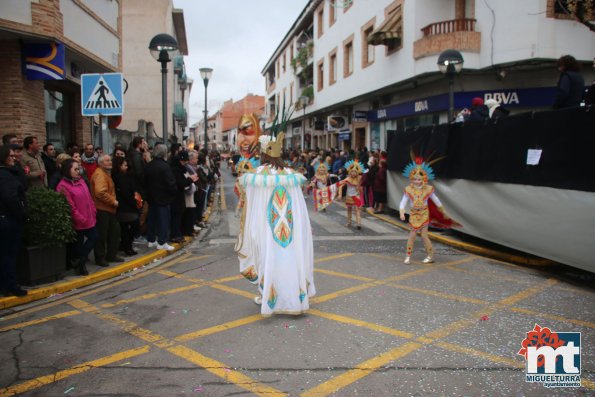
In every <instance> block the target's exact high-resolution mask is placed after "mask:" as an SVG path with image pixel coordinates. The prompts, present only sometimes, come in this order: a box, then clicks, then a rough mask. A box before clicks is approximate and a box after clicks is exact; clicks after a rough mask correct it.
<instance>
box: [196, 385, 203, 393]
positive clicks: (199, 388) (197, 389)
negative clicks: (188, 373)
mask: <svg viewBox="0 0 595 397" xmlns="http://www.w3.org/2000/svg"><path fill="white" fill-rule="evenodd" d="M203 390H204V389H203V387H202V386H198V387H195V388H194V390H193V391H196V392H201V391H203Z"/></svg>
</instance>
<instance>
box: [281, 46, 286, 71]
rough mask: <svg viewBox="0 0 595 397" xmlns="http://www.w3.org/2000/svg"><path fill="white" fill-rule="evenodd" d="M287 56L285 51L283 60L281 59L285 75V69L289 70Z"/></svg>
mask: <svg viewBox="0 0 595 397" xmlns="http://www.w3.org/2000/svg"><path fill="white" fill-rule="evenodd" d="M285 55H287V54H286V51H283V55H282V58H281V62H282V63H283V73H285V69H286V68H287V63H286V61H285V58H286V57H285Z"/></svg>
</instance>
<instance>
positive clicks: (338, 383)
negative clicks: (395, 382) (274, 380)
mask: <svg viewBox="0 0 595 397" xmlns="http://www.w3.org/2000/svg"><path fill="white" fill-rule="evenodd" d="M422 346H423V345H421V344H419V343H416V342H407V343H405V344H404V345H402V346H399V347H397V348H394V349H392V350H391V351H389V352H386V353H382V354H380V355H378V356H376V357H374V358H371V359H370V360H367V361H364V362H363V363H361V364H358V365H356V366H355V367H354V368H353V369H351V370H349V371H346V372H344V373H342V374H341V375H339V376H336V377H334V378H332V379H330V380H328V381H326V382H324V383H321V384H320V385H318V386H316V387H313V388H312V389H310V390H307V391H305V392H304V393H302V394H301V396H302V397H315V396H316V397H318V396H326V395H329V394H331V393H334V392H336V391H337V390H339V389H342V388H343V387H345V386H348V385H350V384H352V383H354V382H356V381H357V380H359V379H361V378H364V377H366V376H368V375H369V374H371V373H372V372H374V371H376V370H377V369H378V368H380V367H382V366H385V365H386V364H388V363H390V362H391V361H395V360H397V359H399V358H401V357H404V356H406V355H408V354H409V353H411V352H413V351H415V350H417V349H419V348H420V347H422Z"/></svg>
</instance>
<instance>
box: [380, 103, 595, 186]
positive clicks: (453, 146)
mask: <svg viewBox="0 0 595 397" xmlns="http://www.w3.org/2000/svg"><path fill="white" fill-rule="evenodd" d="M410 148H413V150H414V152H415V153H416V154H418V155H421V156H422V157H427V156H428V155H430V153H432V152H434V155H433V158H436V157H439V156H446V158H444V159H443V160H441V161H439V162H437V163H436V164H434V166H433V167H434V170H435V171H436V175H437V176H438V177H441V178H450V179H470V180H476V181H485V182H502V183H516V184H523V185H534V186H546V187H552V188H559V189H572V190H582V191H589V192H595V109H593V108H572V109H561V110H555V111H547V112H535V113H523V114H519V115H514V116H509V117H504V118H500V119H497V120H488V121H486V122H466V123H456V124H451V125H448V124H442V125H439V126H433V127H422V128H417V129H413V130H407V131H404V132H397V133H396V134H394V136H393V137H392V139H391V142H390V147H389V151H388V168H389V170H391V171H395V172H399V173H400V172H402V171H403V169H404V168H405V166H406V165H407V163H409V162H410V161H411V158H410V155H409V150H410ZM528 149H541V150H542V154H541V159H540V161H539V164H538V165H527V151H528Z"/></svg>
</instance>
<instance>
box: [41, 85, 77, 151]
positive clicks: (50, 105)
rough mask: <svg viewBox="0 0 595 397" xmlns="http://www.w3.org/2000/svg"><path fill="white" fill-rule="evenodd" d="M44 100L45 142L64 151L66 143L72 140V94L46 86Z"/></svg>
mask: <svg viewBox="0 0 595 397" xmlns="http://www.w3.org/2000/svg"><path fill="white" fill-rule="evenodd" d="M44 101H45V132H46V140H47V143H51V144H53V145H54V146H55V147H56V149H57V150H59V151H64V149H65V148H66V144H67V143H69V142H71V141H72V140H73V133H72V125H73V109H72V105H73V99H72V95H71V94H68V93H64V92H60V91H54V90H51V89H47V88H46V89H45V90H44Z"/></svg>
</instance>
